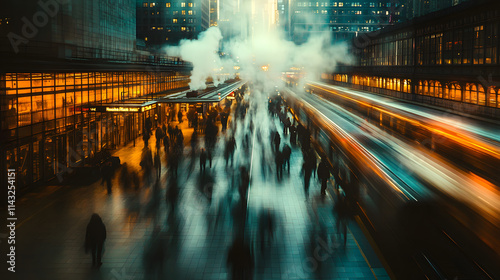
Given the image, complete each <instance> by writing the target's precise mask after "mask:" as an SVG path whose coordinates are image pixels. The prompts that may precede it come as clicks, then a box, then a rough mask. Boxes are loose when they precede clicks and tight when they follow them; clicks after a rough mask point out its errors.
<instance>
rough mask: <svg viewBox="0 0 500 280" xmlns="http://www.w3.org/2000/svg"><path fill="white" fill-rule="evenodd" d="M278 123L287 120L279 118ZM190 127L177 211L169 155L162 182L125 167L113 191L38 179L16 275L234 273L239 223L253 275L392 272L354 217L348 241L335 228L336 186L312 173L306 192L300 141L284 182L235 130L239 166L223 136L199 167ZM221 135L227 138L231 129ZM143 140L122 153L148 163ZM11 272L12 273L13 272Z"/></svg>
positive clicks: (24, 210) (119, 279)
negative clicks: (134, 180)
mask: <svg viewBox="0 0 500 280" xmlns="http://www.w3.org/2000/svg"><path fill="white" fill-rule="evenodd" d="M275 124H276V126H279V122H278V120H275ZM182 130H183V134H184V137H185V143H186V145H185V149H184V157H185V159H184V160H183V161H182V162H181V165H180V167H179V174H178V180H177V182H178V185H179V198H178V202H177V207H176V208H175V210H174V214H172V213H171V209H170V205H169V204H167V203H166V202H165V193H166V191H167V187H169V186H170V185H169V184H171V181H170V176H171V175H167V168H166V166H165V161H163V162H162V172H161V178H160V184H159V187H158V188H155V187H153V186H150V187H142V188H141V189H140V190H139V191H134V190H133V189H131V190H126V191H125V190H123V189H122V188H121V187H120V185H119V180H118V178H117V177H118V176H115V178H114V179H113V192H112V194H111V195H108V194H107V192H106V187H105V185H103V184H101V181H100V180H99V181H98V182H96V183H94V184H92V185H89V186H82V187H75V186H47V187H43V188H40V189H38V190H37V191H35V192H33V193H30V194H27V195H25V196H24V197H23V198H22V200H21V201H19V202H18V205H17V208H18V219H19V223H18V227H17V236H16V237H17V244H16V245H17V265H16V270H17V272H16V274H15V277H14V278H15V279H106V280H107V279H109V280H113V279H116V280H125V279H228V278H230V276H231V273H230V269H228V265H227V261H228V249H229V247H230V246H231V244H232V243H233V240H234V238H235V237H236V236H237V235H238V230H237V228H239V225H241V226H244V232H245V239H246V240H247V241H248V243H249V244H250V247H251V252H252V254H253V259H254V268H253V275H254V279H389V277H388V274H387V272H386V271H385V269H384V268H383V266H382V264H381V262H380V261H379V259H378V258H377V256H376V254H375V253H374V251H373V249H372V248H371V246H370V243H369V242H368V241H367V240H366V238H365V237H364V236H363V233H362V231H361V230H360V228H359V227H358V225H357V224H356V222H355V221H350V223H349V226H348V229H349V230H348V234H347V243H346V246H345V247H344V246H343V241H341V236H339V235H337V234H336V230H335V215H334V213H333V205H334V199H333V198H332V197H333V191H331V189H332V188H331V186H329V190H328V194H327V196H326V197H325V198H324V199H322V198H321V196H320V183H319V181H318V180H317V179H316V178H313V179H312V181H311V188H310V190H309V192H310V196H309V199H307V200H306V197H305V194H304V189H303V178H302V176H301V167H302V162H303V161H302V154H301V152H300V149H299V148H298V147H292V155H291V160H290V173H289V174H288V172H287V171H286V170H285V171H284V176H283V179H282V181H281V182H278V181H277V179H276V171H275V169H274V161H271V162H272V163H271V164H269V163H265V164H262V163H261V162H260V156H259V155H258V153H257V150H258V149H253V150H252V151H253V156H252V155H250V156H247V155H246V154H245V153H244V152H243V147H242V146H243V145H242V144H241V141H240V139H238V138H241V137H239V134H238V133H236V135H237V139H236V140H237V149H236V152H235V158H234V164H233V167H231V166H229V167H226V162H225V160H224V157H223V146H224V141H219V142H218V144H217V148H216V150H215V152H214V160H213V163H212V167H211V168H209V167H208V162H207V168H206V171H205V173H204V175H201V174H200V167H199V159H198V157H196V158H195V160H194V161H191V160H190V153H191V151H190V150H191V149H190V145H189V143H190V135H191V134H192V131H193V129H189V128H187V127H186V123H185V122H184V123H183V124H182ZM278 130H279V129H278ZM280 133H282V131H280ZM219 136H220V138H221V139H222V138H223V136H224V135H223V134H222V135H221V133H219ZM285 139H286V137H285ZM284 141H285V142H286V141H287V140H284ZM154 142H155V141H154V136H153V137H151V139H150V142H149V143H150V146H151V147H152V148H153V149H154V148H155V143H154ZM142 148H143V143H142V140H140V139H138V140H137V141H136V147H134V146H133V145H132V143H131V144H129V145H127V146H125V147H123V148H121V149H119V150H117V151H116V152H115V153H114V155H115V156H119V157H120V159H121V162H122V163H124V162H127V164H128V166H130V167H131V168H133V169H136V170H140V166H139V162H140V157H141V152H142ZM162 153H163V152H162ZM242 162H244V163H245V164H247V165H248V164H249V163H250V162H251V166H252V167H251V175H250V176H251V183H250V189H249V192H248V206H247V207H248V211H244V210H242V209H240V208H239V207H238V203H237V201H238V200H239V195H238V191H237V188H238V187H237V186H238V185H239V170H238V168H237V167H238V166H240V163H242ZM229 165H230V164H229ZM263 209H265V210H263ZM266 212H267V213H269V216H271V217H273V221H274V223H273V224H274V226H273V227H274V234H273V236H272V237H271V236H269V235H261V234H260V231H259V226H260V225H262V222H261V221H262V217H266V215H265V214H264V215H262V213H266ZM92 213H98V214H99V215H100V216H101V217H102V219H103V222H104V224H105V225H106V228H107V239H106V242H105V249H104V254H103V260H102V261H103V265H102V266H101V267H100V269H95V268H91V257H90V255H89V254H85V252H84V247H83V244H84V239H85V228H86V225H87V223H88V221H89V219H90V216H91V214H92ZM245 217H246V218H245ZM262 239H264V241H262ZM3 274H4V273H3V272H2V275H3ZM8 276H9V278H7V279H11V277H12V276H13V275H12V274H9V275H8ZM3 279H5V278H3Z"/></svg>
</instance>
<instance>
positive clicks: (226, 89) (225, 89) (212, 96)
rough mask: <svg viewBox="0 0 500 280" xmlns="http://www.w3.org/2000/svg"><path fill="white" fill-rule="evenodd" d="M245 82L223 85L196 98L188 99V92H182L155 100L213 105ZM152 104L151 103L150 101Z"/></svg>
mask: <svg viewBox="0 0 500 280" xmlns="http://www.w3.org/2000/svg"><path fill="white" fill-rule="evenodd" d="M244 84H245V82H243V81H238V82H235V83H231V84H223V85H221V86H219V87H216V88H214V89H213V90H208V91H205V92H202V93H200V94H199V95H198V96H196V97H188V93H189V92H190V91H189V90H187V91H182V92H179V93H176V94H172V95H167V96H165V97H162V98H159V99H155V100H154V102H158V103H215V102H220V101H222V100H223V99H225V98H226V97H227V96H228V95H229V94H231V93H232V92H234V91H235V90H237V89H239V88H240V87H241V86H243V85H244ZM151 102H153V101H151Z"/></svg>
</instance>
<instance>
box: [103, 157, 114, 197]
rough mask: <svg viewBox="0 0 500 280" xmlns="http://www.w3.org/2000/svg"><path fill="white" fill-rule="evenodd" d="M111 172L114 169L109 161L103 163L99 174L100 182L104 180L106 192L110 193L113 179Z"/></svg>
mask: <svg viewBox="0 0 500 280" xmlns="http://www.w3.org/2000/svg"><path fill="white" fill-rule="evenodd" d="M113 173H114V169H113V166H111V162H106V163H104V165H103V166H102V167H101V176H102V181H101V184H102V183H104V182H106V188H107V190H108V194H111V180H112V179H113Z"/></svg>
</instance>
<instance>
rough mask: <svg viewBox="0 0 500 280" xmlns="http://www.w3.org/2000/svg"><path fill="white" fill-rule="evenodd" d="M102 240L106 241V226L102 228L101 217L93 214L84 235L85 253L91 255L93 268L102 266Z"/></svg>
mask: <svg viewBox="0 0 500 280" xmlns="http://www.w3.org/2000/svg"><path fill="white" fill-rule="evenodd" d="M104 240H106V226H104V223H103V222H102V219H101V217H100V216H99V215H98V214H96V213H94V214H92V217H91V218H90V222H89V223H88V225H87V232H86V234H85V251H86V252H88V251H90V252H91V253H92V266H93V267H95V266H97V267H99V266H101V265H102V262H101V257H102V248H103V246H104Z"/></svg>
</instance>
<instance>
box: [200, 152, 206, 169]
mask: <svg viewBox="0 0 500 280" xmlns="http://www.w3.org/2000/svg"><path fill="white" fill-rule="evenodd" d="M206 163H207V152H206V151H205V149H203V148H202V149H201V152H200V172H205V165H206Z"/></svg>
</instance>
